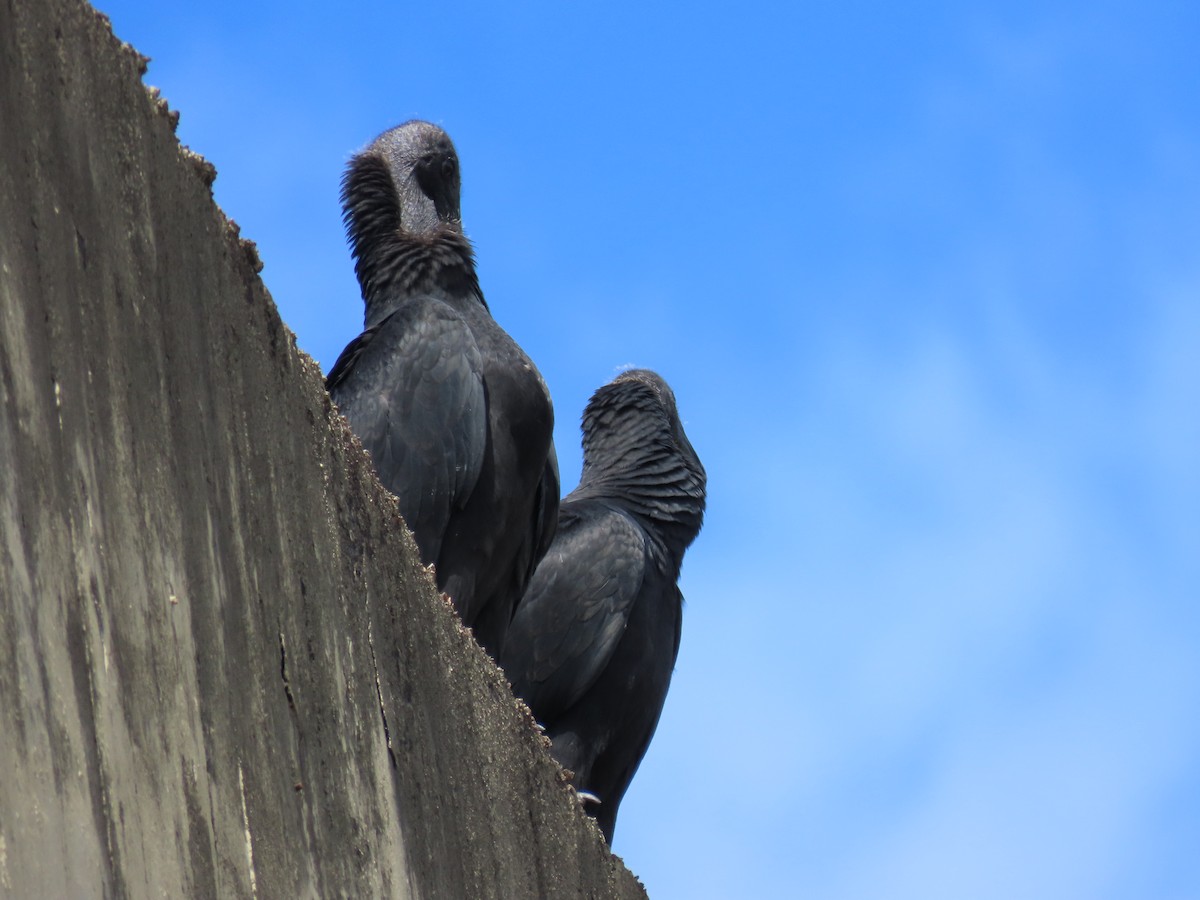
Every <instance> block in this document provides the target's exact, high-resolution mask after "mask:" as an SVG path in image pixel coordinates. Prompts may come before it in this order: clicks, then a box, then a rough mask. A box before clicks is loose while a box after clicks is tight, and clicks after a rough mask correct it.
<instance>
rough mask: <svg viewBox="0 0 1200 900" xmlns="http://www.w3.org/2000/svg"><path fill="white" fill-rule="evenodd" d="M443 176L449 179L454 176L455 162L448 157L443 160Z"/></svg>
mask: <svg viewBox="0 0 1200 900" xmlns="http://www.w3.org/2000/svg"><path fill="white" fill-rule="evenodd" d="M442 174H443V175H445V176H447V177H449V176H451V175H453V174H454V160H453V159H451V158H450V157H448V156H447V157H446V158H445V159H443V160H442Z"/></svg>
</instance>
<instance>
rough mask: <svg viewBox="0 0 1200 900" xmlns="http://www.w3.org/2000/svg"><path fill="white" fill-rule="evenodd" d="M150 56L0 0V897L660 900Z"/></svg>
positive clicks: (83, 19)
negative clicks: (475, 634) (434, 556)
mask: <svg viewBox="0 0 1200 900" xmlns="http://www.w3.org/2000/svg"><path fill="white" fill-rule="evenodd" d="M143 69H144V62H143V61H142V60H141V59H140V57H139V56H138V55H137V53H136V52H134V51H133V50H132V49H131V48H129V47H127V46H122V45H121V44H120V42H119V41H117V40H116V39H114V38H113V36H112V34H111V32H110V30H109V27H108V24H107V22H106V21H105V20H104V18H103V17H101V16H99V15H98V14H96V13H95V12H94V11H93V10H92V9H91V8H90V7H88V6H86V5H84V4H83V3H81V2H79V0H0V895H2V896H5V897H8V896H13V897H88V896H94V897H126V896H128V897H143V896H152V895H153V896H164V897H181V896H192V897H216V896H219V897H254V896H261V897H286V898H295V897H310V896H322V897H327V896H328V897H332V896H348V897H370V896H393V897H410V896H411V897H424V898H437V897H449V898H483V897H503V898H525V897H552V896H589V897H640V896H644V895H643V892H642V890H641V887H640V885H638V883H637V882H636V880H635V879H634V878H633V877H632V876H631V875H630V874H629V873H628V871H627V870H626V869H625V868H624V866H623V865H621V863H620V862H619V860H616V859H615V858H614V857H612V856H611V854H610V853H609V851H608V849H607V848H606V847H605V846H604V843H603V841H602V840H601V839H600V837H599V834H598V832H597V831H596V829H595V828H594V826H593V825H592V824H591V822H590V820H587V819H586V818H585V817H584V816H583V815H582V814H581V813H580V812H579V810H578V809H577V808H576V807H575V804H574V801H573V800H572V799H571V797H570V796H569V794H568V792H567V789H566V788H564V787H563V785H562V784H561V783H560V781H559V776H560V773H559V770H558V769H557V767H556V766H555V765H554V764H553V763H552V762H551V761H550V760H549V758H548V756H547V754H546V753H545V750H544V746H543V745H544V740H543V739H542V738H540V737H539V736H538V735H537V733H536V732H535V731H534V729H533V728H532V724H531V722H530V720H529V718H528V714H527V713H526V712H525V711H524V709H523V707H520V706H518V705H517V704H515V702H514V701H513V699H512V696H511V694H510V692H509V690H508V687H507V685H506V683H505V682H504V680H503V678H502V677H501V675H500V673H499V672H498V670H497V669H496V668H495V667H494V666H493V665H492V664H491V662H490V660H488V659H487V657H486V656H485V655H484V654H483V653H482V651H480V650H479V648H478V647H477V646H476V645H475V644H474V642H473V641H472V640H471V639H470V637H469V635H467V634H466V633H465V632H464V631H463V629H462V628H461V627H460V626H459V624H458V621H457V619H456V618H455V617H454V615H453V613H452V611H451V610H450V608H449V607H448V606H447V605H446V604H445V603H444V602H443V601H442V600H441V599H440V598H439V597H438V596H437V593H436V591H435V590H434V588H433V584H432V581H431V579H430V578H429V575H428V573H427V572H426V571H425V570H424V569H422V568H421V566H420V565H419V563H418V562H417V561H416V556H415V551H414V547H413V543H412V541H411V539H410V537H409V535H408V533H407V531H406V530H405V528H404V527H403V524H402V522H401V520H400V518H399V516H398V514H397V512H396V507H395V504H394V502H393V501H392V499H391V497H390V496H389V495H388V494H386V492H384V491H383V490H382V488H380V486H379V484H378V482H377V481H376V479H375V477H374V475H373V474H372V472H371V469H370V465H369V462H368V460H367V459H366V458H365V456H364V454H363V452H362V451H361V449H360V447H359V446H358V444H357V442H356V441H355V440H354V439H353V438H352V437H351V435H350V434H349V432H348V431H347V430H346V427H345V424H344V422H343V421H342V420H341V419H340V417H339V416H337V414H336V412H335V411H334V410H333V408H332V407H331V405H330V402H329V398H328V396H327V395H326V394H325V392H324V390H323V389H322V385H321V373H320V371H319V370H318V368H317V366H316V365H315V364H314V363H313V362H312V360H310V359H309V358H308V357H307V356H305V355H304V354H303V353H300V352H298V351H297V349H296V347H295V340H294V337H293V336H292V334H291V332H289V331H288V329H287V328H286V327H285V326H284V325H283V324H282V322H281V321H280V319H279V316H278V313H277V312H276V309H275V306H274V304H273V303H272V301H271V299H270V297H269V296H268V295H267V292H266V291H265V289H264V288H263V286H262V283H261V282H260V280H259V279H258V277H257V271H258V269H259V267H260V266H259V264H258V259H257V255H256V253H255V250H254V248H253V245H251V244H249V243H247V242H244V241H242V240H241V239H240V238H239V236H238V234H237V229H236V227H234V226H233V225H232V224H231V223H230V222H229V221H228V220H226V219H225V217H224V216H223V215H222V214H221V212H220V210H218V209H217V208H216V206H215V205H214V204H213V202H212V197H211V194H210V191H209V187H210V185H211V183H212V177H213V170H212V168H211V166H209V165H208V164H207V163H205V162H204V161H203V160H201V159H199V158H198V157H196V156H193V155H191V154H189V153H188V152H187V151H186V150H182V149H181V148H180V147H179V145H178V143H177V141H176V139H175V136H174V134H173V125H174V118H173V116H172V115H171V113H170V112H169V111H168V110H167V108H166V105H165V104H164V103H163V102H162V101H161V100H159V99H157V98H156V97H155V96H153V95H152V94H150V93H147V91H146V90H145V89H144V88H143V86H142V84H141V81H140V77H139V76H140V74H141V72H142V70H143Z"/></svg>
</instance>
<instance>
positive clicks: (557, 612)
mask: <svg viewBox="0 0 1200 900" xmlns="http://www.w3.org/2000/svg"><path fill="white" fill-rule="evenodd" d="M704 500H705V474H704V467H703V466H702V465H701V464H700V459H699V458H698V457H697V456H696V451H695V450H693V449H692V445H691V444H690V443H689V442H688V439H687V435H685V434H684V432H683V425H682V424H681V423H680V421H679V413H678V411H677V410H676V408H675V395H674V394H673V393H672V392H671V389H670V387H668V386H667V383H666V382H665V381H663V380H662V378H660V377H659V376H658V375H656V374H655V373H653V372H648V371H646V370H644V369H639V370H633V371H629V372H625V373H623V374H622V375H620V376H619V377H617V378H616V379H614V380H613V381H612V382H610V383H609V384H606V385H605V386H604V387H602V388H600V389H599V390H598V391H596V393H595V394H594V395H593V396H592V399H591V400H590V401H589V403H588V405H587V409H586V410H585V411H584V414H583V474H582V475H581V477H580V479H579V487H577V488H575V490H574V491H572V492H571V493H570V495H568V496H567V497H566V498H565V499H564V500H563V502H562V506H561V507H560V509H559V516H558V531H557V533H556V535H555V537H554V543H553V544H551V545H550V550H549V552H548V553H547V554H546V556H545V558H544V559H543V560H542V562H541V564H540V565H539V566H538V568H537V571H536V572H535V573H534V576H533V580H532V581H530V583H529V588H528V589H527V590H526V592H525V596H524V598H522V600H521V603H520V605H519V606H518V607H517V614H516V618H515V619H514V620H513V624H512V627H511V628H510V629H509V632H508V643H507V644H506V646H505V651H504V654H503V656H502V657H501V659H502V662H503V666H504V669H505V672H506V673H507V674H508V677H509V679H510V680H511V681H512V683H513V689H514V690H515V691H516V693H517V695H518V696H520V697H522V698H523V699H524V700H525V701H526V702H527V703H528V704H529V707H530V709H532V710H533V714H534V716H535V717H536V718H537V720H538V721H539V722H541V723H542V725H543V726H544V727H545V729H546V734H547V735H548V736H549V737H550V739H551V741H552V742H553V748H552V750H551V752H552V753H553V754H554V757H555V759H557V760H558V761H559V763H561V764H562V766H563V768H565V769H570V770H571V771H572V772H574V773H575V775H574V783H575V786H576V787H577V788H578V789H579V790H580V791H586V792H587V793H589V794H592V795H594V797H595V798H596V799H598V800H599V803H598V804H597V805H596V806H595V807H594V808H593V807H589V811H590V812H592V813H593V814H594V815H595V817H596V820H597V822H598V824H599V825H600V828H601V830H602V831H603V832H604V836H605V837H606V838H607V839H608V841H609V842H610V843H611V842H612V836H613V828H614V827H615V825H616V819H617V807H618V806H619V805H620V803H621V798H622V797H623V796H624V795H625V789H626V788H628V787H629V782H630V780H631V779H632V778H633V773H634V772H635V771H636V770H637V767H638V763H640V762H641V760H642V756H643V755H644V754H645V752H646V747H647V746H648V745H649V744H650V738H651V737H652V736H653V734H654V729H655V726H657V724H658V716H659V713H660V712H661V711H662V707H663V701H664V700H665V699H666V695H667V687H668V685H669V684H670V681H671V671H672V670H673V669H674V668H675V657H676V655H677V654H678V653H679V634H680V626H681V624H682V618H683V595H682V594H680V592H679V588H678V587H677V586H676V582H677V581H678V579H679V569H680V566H681V565H682V563H683V554H684V551H685V550H686V549H687V548H688V545H690V544H691V543H692V541H693V540H694V539H695V537H696V535H697V534H698V533H699V532H700V526H701V523H702V522H703V519H704Z"/></svg>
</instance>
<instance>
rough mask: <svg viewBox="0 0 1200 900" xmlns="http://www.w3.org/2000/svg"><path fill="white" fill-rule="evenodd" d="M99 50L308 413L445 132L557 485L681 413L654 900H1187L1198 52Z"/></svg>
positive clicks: (578, 9)
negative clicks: (230, 228)
mask: <svg viewBox="0 0 1200 900" xmlns="http://www.w3.org/2000/svg"><path fill="white" fill-rule="evenodd" d="M101 8H102V9H103V10H104V11H106V12H108V13H110V14H111V15H112V18H113V25H114V29H115V31H116V32H117V34H118V35H119V36H120V37H122V38H123V39H125V40H128V41H130V42H132V43H133V44H134V45H135V46H137V47H138V48H139V49H140V50H141V51H142V52H143V53H146V54H148V55H150V56H151V57H153V59H154V61H153V62H152V64H151V66H150V70H149V73H148V75H147V77H146V81H147V83H148V84H153V85H156V86H158V87H160V88H162V90H163V92H164V94H165V95H166V97H167V99H168V100H169V101H170V103H171V105H172V106H173V107H174V108H176V109H179V110H180V111H181V114H182V119H181V123H180V131H179V133H180V137H181V139H182V140H183V141H184V142H185V143H187V144H189V145H190V146H191V147H192V148H193V149H195V150H196V151H198V152H200V153H202V154H203V155H205V156H206V157H208V158H209V159H210V160H211V161H212V162H213V163H215V165H216V166H217V170H218V173H219V175H218V179H217V182H216V184H215V194H216V197H217V200H218V202H220V204H221V205H222V207H223V208H224V209H225V211H226V213H227V214H228V215H229V216H230V217H231V218H233V219H235V220H237V221H238V222H239V223H240V224H241V226H242V228H243V231H244V233H245V234H246V236H248V237H250V238H251V239H253V240H255V241H257V242H258V244H259V249H260V252H261V255H262V258H263V261H264V263H265V269H264V270H263V278H264V280H265V281H266V283H267V286H268V287H269V288H270V290H271V292H272V294H273V296H274V298H275V301H276V303H277V304H278V305H279V309H280V312H281V313H282V315H283V317H284V319H285V321H287V322H288V324H289V325H290V326H291V327H292V328H293V329H294V330H295V332H296V334H297V336H298V339H299V343H300V346H301V347H302V348H303V349H304V350H306V351H307V352H309V353H310V354H312V355H313V356H314V357H315V358H316V359H317V360H318V361H319V362H320V363H321V364H322V366H323V367H325V368H328V367H329V366H330V365H331V364H332V362H333V361H334V359H335V358H336V356H337V354H338V352H339V351H340V350H341V348H342V346H343V345H344V344H345V343H346V342H347V341H349V340H350V339H351V338H352V337H354V336H355V335H356V334H357V332H358V330H359V327H360V324H361V315H362V309H361V303H360V300H359V296H358V291H357V286H356V284H355V281H354V275H353V269H352V266H351V264H350V260H349V256H348V253H347V249H346V244H345V240H344V235H343V232H342V226H341V222H340V210H339V206H338V200H337V194H338V183H339V178H340V176H341V171H342V169H343V167H344V165H345V162H346V161H347V159H348V158H349V156H350V155H351V154H352V153H353V152H355V151H356V150H358V149H360V148H361V147H362V146H364V145H365V144H366V143H368V142H369V141H370V140H371V139H372V138H373V137H374V136H375V135H376V134H378V133H379V132H380V131H382V130H384V129H386V128H388V127H390V126H392V125H394V124H397V123H399V122H401V121H404V120H405V119H408V118H411V117H421V118H427V119H431V120H433V121H435V122H438V123H439V124H441V125H443V127H445V128H446V129H447V130H448V131H449V132H450V134H451V135H452V137H453V138H454V140H455V142H456V144H457V146H458V150H459V154H460V157H461V159H462V170H463V215H464V221H465V225H466V229H467V231H468V233H469V234H470V235H471V237H472V238H473V239H474V241H475V243H476V246H477V250H478V259H479V270H480V277H481V280H482V283H483V286H484V289H485V292H486V294H487V297H488V300H489V302H490V304H491V307H492V310H493V312H494V314H495V316H496V318H497V319H498V320H499V322H500V323H501V324H502V325H503V326H504V327H505V328H506V329H508V331H509V332H510V333H511V334H513V336H514V337H516V338H517V340H518V341H519V342H520V343H521V344H522V345H523V346H524V347H525V349H526V350H527V351H528V352H529V353H530V355H531V356H532V357H533V358H534V360H535V361H536V362H537V364H538V366H539V367H540V368H541V370H542V373H543V375H544V376H545V377H546V380H547V382H548V383H549V385H550V389H551V391H552V393H553V396H554V400H555V406H556V410H557V416H558V429H557V441H558V450H559V454H560V459H561V461H562V468H563V481H564V485H565V486H566V487H568V488H569V487H570V486H573V484H574V483H575V480H576V478H577V477H578V471H579V443H578V420H579V414H580V412H581V411H582V409H583V405H584V403H585V402H586V400H587V397H588V396H589V394H590V393H591V391H592V390H593V389H594V388H595V387H597V386H598V385H600V384H602V383H604V382H605V381H608V380H609V379H610V378H612V377H613V375H614V374H615V373H616V372H617V371H618V370H619V369H620V368H621V367H623V366H626V365H628V364H636V365H639V366H646V367H650V368H654V369H656V370H658V371H659V372H661V373H662V374H663V375H664V377H666V378H667V379H668V381H670V382H671V384H672V385H673V386H674V388H675V391H676V394H677V397H678V401H679V406H680V410H681V412H682V414H683V416H684V418H685V422H686V425H687V429H688V433H689V435H690V437H691V439H692V443H693V444H694V445H695V447H696V449H697V451H698V452H699V453H700V455H701V457H702V459H703V460H704V462H705V465H706V467H707V469H708V473H709V507H708V518H707V523H706V526H705V530H704V532H703V533H702V534H701V536H700V538H699V540H698V541H697V542H696V544H695V545H694V546H693V548H692V550H691V551H690V553H689V555H688V558H687V561H686V563H685V566H684V577H683V589H684V593H685V595H686V596H687V598H688V603H687V609H686V614H685V623H684V635H683V644H682V649H681V653H680V657H679V662H678V666H677V669H676V674H675V680H674V682H673V685H672V690H671V694H670V696H669V698H668V701H667V707H666V710H665V712H664V715H663V719H662V722H661V725H660V727H659V732H658V735H657V737H656V739H655V742H654V744H653V745H652V746H651V749H650V752H649V754H648V756H647V758H646V760H645V762H644V763H643V765H642V768H641V770H640V772H639V774H638V776H637V778H636V779H635V781H634V784H633V786H632V788H631V789H630V792H629V794H628V796H627V798H626V801H625V803H624V805H623V806H622V810H621V816H620V820H619V822H618V828H617V834H616V840H615V847H614V849H615V850H616V852H617V853H619V854H620V855H622V856H623V857H624V858H625V859H626V861H627V862H628V863H629V865H630V867H631V868H632V869H633V870H634V871H635V872H636V873H637V874H638V875H639V876H640V877H641V878H642V879H643V881H644V882H645V884H646V885H647V887H648V889H649V891H650V893H651V896H652V897H654V898H656V900H665V898H708V897H712V898H726V897H789V898H790V897H820V898H824V900H851V898H853V900H858V898H864V900H866V898H871V900H875V898H889V900H902V898H914V900H918V898H919V900H931V898H953V900H961V898H972V900H980V898H1022V900H1035V898H1046V900H1071V898H1102V900H1108V898H1114V900H1115V898H1129V900H1146V898H1162V900H1184V898H1200V715H1198V710H1200V466H1198V465H1197V463H1200V99H1197V97H1198V94H1197V88H1198V87H1200V53H1197V52H1196V50H1195V47H1196V46H1197V43H1198V42H1200V6H1197V5H1195V4H1192V3H1152V4H1134V3H1124V4H1122V3H1092V4H1067V3H1061V2H1049V3H1039V4H1034V3H1020V2H1018V3H1004V4H1000V3H976V4H952V3H915V4H906V5H904V6H903V7H902V8H901V7H899V6H898V5H896V4H884V3H878V2H870V3H866V2H863V3H854V2H849V3H837V4H835V3H828V2H822V3H813V4H807V5H800V4H796V5H790V4H789V5H785V4H762V3H746V4H742V5H740V6H738V7H737V9H736V11H735V10H734V8H733V7H727V6H718V5H714V4H704V3H701V4H699V5H691V6H689V7H688V8H687V9H686V11H684V10H682V8H677V7H670V6H667V5H662V6H661V8H648V7H645V6H643V5H641V4H638V5H634V4H594V3H587V4H550V3H518V4H513V5H511V6H509V7H508V8H506V9H498V8H493V7H491V6H487V5H483V4H474V3H464V4H458V5H455V6H454V7H447V6H444V5H440V4H429V5H428V7H427V8H426V9H424V10H422V8H420V7H417V6H415V5H413V4H394V5H393V4H383V3H377V2H363V3H359V4H355V7H354V9H353V10H350V11H336V12H335V11H333V10H332V9H331V8H329V9H316V8H311V7H308V6H305V5H303V4H300V5H298V4H295V3H288V4H284V3H274V2H268V3H259V4H254V5H247V4H244V3H236V4H235V3H227V2H216V3H208V4H205V5H203V6H202V7H201V6H197V7H194V8H193V7H187V6H185V5H180V4H144V3H137V2H125V0H111V2H107V3H103V2H102V3H101Z"/></svg>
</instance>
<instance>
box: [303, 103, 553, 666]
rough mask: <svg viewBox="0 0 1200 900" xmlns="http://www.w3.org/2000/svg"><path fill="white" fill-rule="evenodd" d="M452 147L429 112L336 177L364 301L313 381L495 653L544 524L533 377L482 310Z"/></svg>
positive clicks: (537, 380) (540, 425)
mask: <svg viewBox="0 0 1200 900" xmlns="http://www.w3.org/2000/svg"><path fill="white" fill-rule="evenodd" d="M459 192H460V180H459V167H458V156H457V154H456V152H455V150H454V145H453V144H452V143H451V141H450V138H449V136H448V135H447V134H446V133H445V132H444V131H443V130H442V129H441V128H438V127H437V126H436V125H432V124H430V123H428V122H421V121H411V122H406V123H404V124H403V125H400V126H398V127H396V128H393V129H391V130H390V131H386V132H384V133H383V134H382V135H380V136H379V137H378V138H376V139H375V141H374V142H373V143H372V144H371V145H370V146H369V147H368V148H367V149H366V150H364V151H363V152H362V153H360V154H358V155H357V156H355V157H354V158H353V159H352V160H351V161H350V164H349V167H348V169H347V171H346V174H345V177H344V178H343V180H342V206H343V210H344V218H345V222H346V231H347V234H348V236H349V239H350V246H351V250H352V252H353V255H354V260H355V266H354V268H355V272H356V273H357V275H358V281H359V285H360V287H361V288H362V297H363V301H364V303H365V304H366V312H365V316H364V318H365V323H364V324H365V329H364V331H363V333H362V334H360V335H359V336H358V337H357V338H355V339H354V340H353V341H351V342H350V344H349V345H348V346H347V347H346V349H345V350H343V351H342V354H341V356H340V357H339V358H338V360H337V362H336V363H335V364H334V366H333V368H332V369H331V370H330V372H329V376H328V378H327V379H326V387H327V388H328V390H329V393H330V394H331V395H332V397H333V400H334V402H336V403H337V405H338V408H339V410H341V412H342V414H343V415H345V416H346V419H347V420H348V421H349V422H350V426H351V428H352V429H353V430H354V432H355V433H356V434H357V435H358V437H359V438H360V439H361V440H362V443H363V446H364V447H365V448H366V449H367V450H368V451H369V452H370V454H371V459H372V461H373V462H374V464H375V468H376V471H377V472H378V473H379V477H380V480H381V481H382V482H383V484H384V486H385V487H387V488H388V489H389V490H390V491H392V493H394V494H395V495H396V496H397V498H398V499H399V501H400V510H401V513H402V514H403V515H404V518H405V520H406V521H407V523H408V525H409V527H410V528H411V529H412V532H413V535H414V537H415V538H416V541H417V546H418V548H419V549H420V552H421V559H422V561H423V562H425V563H426V564H429V563H432V564H433V565H434V567H435V569H436V578H437V584H438V587H439V588H440V589H441V590H443V591H445V592H446V593H447V594H449V595H450V597H451V598H452V600H453V601H454V605H455V607H456V609H457V610H458V612H459V614H460V615H461V616H462V618H463V621H464V622H465V623H466V624H467V625H469V626H470V627H471V628H472V629H473V630H474V632H475V637H476V639H477V640H478V641H479V642H480V643H481V644H482V645H483V646H484V647H485V648H486V649H487V650H488V651H489V652H490V653H491V654H492V655H493V656H496V657H497V658H498V657H499V654H500V651H501V649H502V647H503V643H504V635H505V632H506V631H507V629H508V625H509V622H510V621H511V618H512V612H513V608H514V605H515V603H516V601H517V600H518V599H519V598H520V596H521V594H522V593H523V591H524V589H525V586H526V584H527V583H528V581H529V578H530V577H531V575H532V574H533V570H534V568H535V566H536V565H537V562H538V560H539V559H540V558H541V556H542V554H544V553H545V551H546V549H547V548H548V547H549V544H550V539H551V538H552V537H553V534H554V527H555V523H556V517H557V509H558V496H559V488H558V464H557V461H556V459H555V455H554V445H553V428H554V414H553V410H552V408H551V405H550V394H549V391H548V390H547V389H546V384H545V382H544V381H543V380H542V376H541V375H540V374H539V373H538V370H537V369H536V368H535V367H534V365H533V363H532V361H530V359H529V357H528V356H526V355H525V353H524V352H523V351H522V350H521V348H520V347H518V346H517V344H516V342H515V341H514V340H513V339H512V338H511V337H509V336H508V334H507V333H505V331H504V330H503V329H502V328H501V327H500V326H499V325H498V324H496V321H495V320H494V319H493V318H492V315H491V312H490V311H489V309H488V306H487V303H486V302H485V301H484V299H483V293H482V291H480V288H479V281H478V279H477V277H476V274H475V261H474V253H473V250H472V247H471V243H470V241H469V240H468V239H467V237H466V235H464V234H463V229H462V221H461V217H460V212H459Z"/></svg>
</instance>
